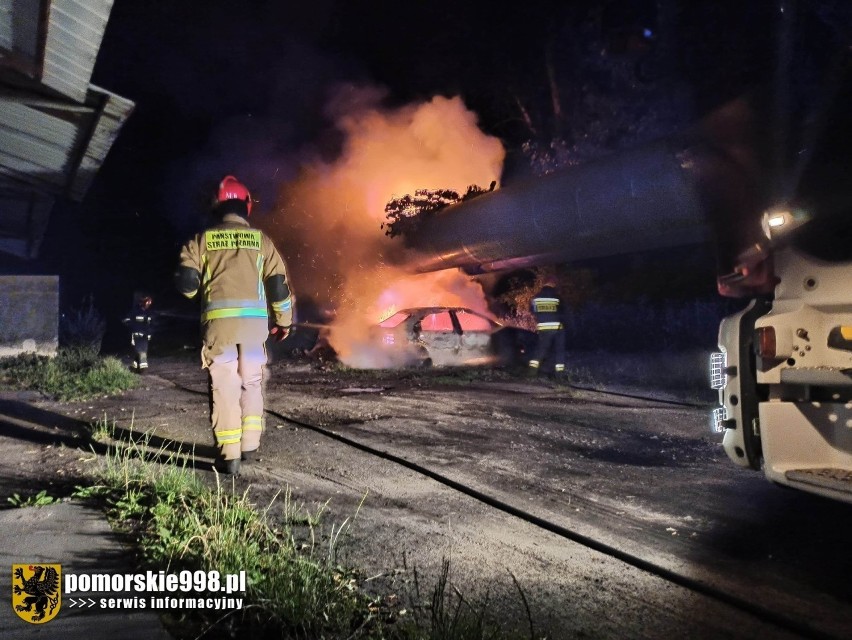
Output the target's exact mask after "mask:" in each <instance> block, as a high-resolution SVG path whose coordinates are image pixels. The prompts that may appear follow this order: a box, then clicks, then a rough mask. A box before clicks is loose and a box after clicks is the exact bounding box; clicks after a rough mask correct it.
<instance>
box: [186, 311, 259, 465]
mask: <svg viewBox="0 0 852 640" xmlns="http://www.w3.org/2000/svg"><path fill="white" fill-rule="evenodd" d="M265 338H266V330H265V327H264V331H263V334H262V335H261V336H259V339H257V340H254V341H250V340H249V341H247V340H244V341H243V342H241V343H239V344H222V343H217V342H216V341H215V340H212V341H207V340H205V343H204V346H203V348H202V352H201V357H202V360H203V364H204V366H205V367H207V370H208V372H209V375H210V421H211V424H212V426H213V434H214V436H215V438H216V444H217V446H218V447H219V452H220V454H221V456H222V458H224V459H225V460H234V459H236V458H239V457H240V456H241V454H242V453H247V452H250V451H254V450H256V449H257V448H258V447H259V446H260V436H261V434H262V433H263V428H264V420H263V392H264V382H265V376H264V373H265V371H266V347H265V345H264V340H265Z"/></svg>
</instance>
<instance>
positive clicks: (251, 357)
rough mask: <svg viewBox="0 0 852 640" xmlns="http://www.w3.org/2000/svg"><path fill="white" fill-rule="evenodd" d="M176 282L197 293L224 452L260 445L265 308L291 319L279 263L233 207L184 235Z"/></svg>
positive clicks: (236, 453)
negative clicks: (207, 225) (202, 228)
mask: <svg viewBox="0 0 852 640" xmlns="http://www.w3.org/2000/svg"><path fill="white" fill-rule="evenodd" d="M176 283H177V286H178V289H179V290H180V291H181V293H183V294H184V295H185V296H187V297H188V298H195V297H196V296H200V297H201V325H202V331H203V339H204V345H203V348H202V352H201V360H202V365H203V366H204V367H205V368H207V369H209V371H210V382H211V393H212V402H211V405H212V413H211V422H212V425H213V431H214V433H215V436H216V442H217V444H218V446H219V448H220V452H221V455H222V457H223V458H224V459H226V460H229V459H234V458H239V457H240V452H241V451H242V452H247V451H253V450H255V449H257V447H258V446H259V444H260V434H261V432H262V430H263V389H262V383H263V380H262V378H263V369H264V367H265V365H266V350H265V343H266V338H267V337H268V335H269V314H270V312H271V314H272V320H273V322H274V323H275V324H276V325H279V326H284V327H288V326H290V324H291V323H292V317H293V312H292V304H291V303H292V299H291V295H290V289H289V285H288V283H287V270H286V267H285V265H284V261H283V260H282V259H281V256H280V255H279V253H278V251H277V250H276V249H275V245H274V244H273V243H272V240H270V239H269V238H268V237H267V236H266V234H264V233H263V232H262V231H260V230H259V229H253V228H252V227H251V226H250V225H249V223H248V221H247V220H246V219H245V218H243V217H241V216H239V215H236V214H234V213H228V214H225V216H223V219H222V222H221V224H218V225H216V226H213V227H211V228H209V229H207V230H205V231H203V232H201V233H199V234H197V235H196V236H195V237H194V238H193V239H191V240H190V241H189V242H187V243H186V244H185V245H184V246H183V249H182V250H181V254H180V266H179V267H178V272H177V273H176Z"/></svg>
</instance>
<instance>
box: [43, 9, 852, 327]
mask: <svg viewBox="0 0 852 640" xmlns="http://www.w3.org/2000/svg"><path fill="white" fill-rule="evenodd" d="M742 4H744V3H740V2H712V3H710V2H708V3H692V2H690V3H678V2H673V1H672V2H655V1H654V0H643V1H627V0H612V1H609V2H607V1H604V0H597V1H595V0H584V1H577V2H565V1H562V2H558V1H552V2H545V1H535V0H533V1H530V2H523V3H508V4H499V3H497V4H495V3H493V2H478V1H477V2H459V1H450V0H431V1H429V2H398V1H397V2H388V1H377V2H357V1H351V0H313V1H312V2H308V3H294V2H281V1H280V0H277V1H276V0H256V1H247V2H243V3H237V2H224V1H210V0H182V1H180V2H165V1H154V0H116V2H115V5H114V7H113V10H112V14H111V17H110V21H109V23H108V25H107V29H106V33H105V36H104V40H103V44H102V46H101V49H100V53H99V57H98V61H97V64H96V66H95V70H94V74H93V78H92V82H93V83H94V84H96V85H98V86H101V87H104V88H105V89H107V90H109V91H113V92H115V93H117V94H119V95H121V96H125V97H127V98H130V99H131V100H133V101H135V103H136V105H137V106H136V110H135V112H134V114H133V115H132V116H131V117H130V119H129V120H128V122H127V124H126V125H125V127H124V129H123V130H122V132H121V134H120V136H119V138H118V140H117V142H116V143H115V145H114V147H113V149H112V150H111V151H110V153H109V155H108V156H107V158H106V162H105V164H104V166H103V168H102V170H101V172H100V173H99V175H98V177H97V178H96V180H95V183H94V185H93V187H92V189H91V191H90V192H89V194H88V196H87V197H86V199H85V200H84V202H83V203H81V204H67V203H66V204H59V205H57V207H56V208H55V210H54V216H53V219H52V221H51V225H50V228H49V230H48V236H47V237H46V239H45V243H44V245H43V250H42V256H41V258H40V260H39V268H40V269H41V270H43V271H49V272H58V273H60V275H62V276H63V291H62V297H63V300H62V304H63V305H64V306H67V305H69V304H74V303H75V302H76V301H77V300H79V299H80V298H82V297H83V296H85V295H87V294H89V293H92V294H93V295H94V296H95V300H96V303H97V305H98V306H99V307H100V308H102V309H103V310H104V312H105V313H106V314H108V315H110V316H113V315H117V314H120V313H122V312H123V311H124V310H125V309H126V307H127V306H128V305H129V303H130V299H131V296H132V292H133V291H134V290H139V289H146V290H148V291H152V292H154V293H155V295H158V296H161V297H162V298H163V299H165V300H169V299H171V298H172V297H173V295H174V294H173V292H172V291H171V282H170V275H171V273H172V270H173V268H174V264H175V260H176V256H177V251H178V249H179V246H180V244H181V243H182V242H183V241H184V240H185V239H186V238H187V237H188V235H189V234H191V233H192V232H194V231H196V230H197V229H198V228H199V227H200V225H201V224H203V222H204V220H205V218H204V216H205V214H206V211H207V205H208V202H209V197H210V194H211V193H212V190H213V189H214V188H215V185H216V183H217V182H218V180H220V179H221V177H222V176H223V175H225V174H227V173H233V174H235V175H237V176H238V177H239V178H240V179H241V180H243V181H244V182H245V183H246V184H248V185H249V186H250V188H251V190H252V194H253V195H254V197H255V198H256V199H257V200H259V205H257V206H258V210H259V211H261V212H263V211H264V210H265V209H268V208H269V207H274V203H275V200H276V196H277V191H278V189H279V187H280V185H281V183H282V182H284V181H286V180H289V179H292V178H293V177H294V176H295V175H296V174H297V172H298V171H299V167H300V166H301V163H302V162H303V160H304V158H306V157H317V156H318V157H324V158H333V157H334V156H335V154H336V153H337V152H338V151H339V147H340V143H341V140H340V135H339V132H337V131H336V130H335V129H334V127H333V126H332V119H331V118H330V117H329V115H328V114H329V101H330V98H331V97H332V96H334V95H335V93H336V92H340V91H341V87H346V86H355V87H362V88H363V87H369V88H371V90H373V91H375V92H378V93H380V94H381V95H382V101H383V103H384V104H387V105H389V106H393V105H402V104H406V103H410V102H413V101H419V100H427V99H429V98H430V97H431V96H434V95H444V96H447V97H451V96H456V95H458V96H461V97H462V99H463V100H464V102H465V105H466V106H467V107H468V108H469V109H471V110H472V111H474V112H475V113H476V114H477V115H478V116H479V126H480V127H481V128H482V129H483V131H485V132H486V133H488V134H490V135H494V136H497V137H499V138H500V139H501V140H502V141H503V143H504V146H505V147H506V149H507V153H508V156H507V162H506V166H505V170H504V183H505V182H506V181H511V179H512V176H513V175H514V174H517V175H519V176H520V175H523V174H525V173H527V174H528V173H530V169H529V166H528V163H527V162H526V161H525V160H524V159H523V157H522V155H521V154H520V152H519V149H520V147H521V145H522V144H523V143H524V142H525V141H526V140H529V139H530V138H531V137H534V136H536V135H538V136H539V137H540V138H541V139H542V140H545V141H546V140H547V139H548V136H553V135H555V134H560V133H561V134H565V130H564V128H562V129H560V126H559V125H558V123H557V124H554V122H553V119H552V118H550V119H549V116H548V112H549V109H550V106H551V104H550V101H551V98H552V92H551V91H550V90H549V87H550V84H549V83H551V82H552V81H555V82H556V83H558V84H559V85H560V87H561V89H562V98H563V100H564V102H565V104H574V105H577V104H579V103H580V100H581V96H582V94H583V92H584V91H587V90H588V88H589V86H591V85H594V84H595V83H596V82H597V83H598V84H601V85H602V84H604V83H605V79H604V80H601V79H600V78H598V77H596V75H595V74H596V73H597V74H598V75H600V73H601V71H600V69H599V68H597V67H595V66H594V64H591V65H590V64H580V63H581V62H583V61H584V60H586V61H588V53H587V52H584V51H583V50H582V47H584V46H588V44H589V43H590V42H592V43H593V44H595V45H597V44H600V45H601V46H604V47H606V48H607V50H608V51H609V52H610V53H611V54H612V55H615V56H621V57H620V58H619V60H623V61H624V64H623V65H622V66H625V68H628V67H629V69H630V70H631V73H634V72H635V73H636V77H637V78H639V81H638V85H641V83H642V81H647V80H648V76H650V77H651V80H650V83H651V85H649V86H652V87H653V91H652V92H649V91H645V93H643V94H642V96H643V100H646V98H647V96H648V95H657V96H660V95H664V93H665V92H666V91H670V92H671V95H675V94H677V96H678V98H677V101H673V100H669V102H670V103H672V104H676V105H685V106H684V107H682V108H681V107H680V106H678V107H677V108H676V109H675V111H677V113H674V114H673V115H672V116H667V117H668V121H667V126H668V125H671V126H675V125H680V124H684V123H686V122H688V121H691V120H692V119H694V118H697V117H700V116H701V115H702V114H703V113H706V112H707V111H709V110H710V109H712V108H713V107H714V106H716V105H718V104H721V103H722V102H724V101H725V100H727V99H730V98H731V97H734V96H736V95H739V94H740V93H741V92H742V91H743V90H745V89H747V88H748V87H751V86H754V85H755V84H758V83H760V82H764V81H766V78H767V77H768V76H771V72H772V68H773V60H774V58H773V52H774V48H773V44H772V33H773V30H772V28H771V25H772V24H774V23H773V20H774V15H775V12H777V6H778V3H777V2H750V3H745V4H747V5H748V6H747V7H746V8H744V7H742V6H741V5H742ZM800 4H801V3H800ZM680 5H684V6H680ZM696 5H698V6H696ZM705 5H706V6H705ZM842 5H843V3H837V2H831V1H829V0H821V1H820V2H817V3H814V7H815V8H814V10H813V11H810V10H809V11H806V12H805V13H806V14H807V15H804V17H803V19H802V21H800V22H802V23H804V24H805V28H804V31H801V33H805V34H810V36H809V37H814V40H815V41H817V40H818V41H820V42H823V43H824V42H828V41H830V40H832V38H835V39H836V33H834V31H833V29H834V27H833V26H832V25H833V23H834V22H836V21H838V20H840V18H838V16H840V17H841V18H842V20H841V21H843V20H847V19H848V15H847V14H848V13H849V12H848V10H844V9H842ZM662 6H669V7H674V11H673V13H671V14H670V15H668V16H666V15H660V14H659V13H658V12H657V8H658V7H662ZM590 16H591V18H590ZM666 20H668V22H666ZM847 21H848V20H847ZM590 24H591V25H594V28H595V29H596V30H597V31H596V33H595V34H594V37H591V38H590V39H589V38H587V39H586V40H583V38H584V37H586V36H584V35H583V34H584V33H585V32H584V31H583V30H584V29H586V30H588V28H589V26H588V25H590ZM666 24H669V27H670V28H669V29H668V30H667V31H666V33H668V37H667V38H660V37H659V33H660V29H661V28H663V29H665V25H666ZM672 24H674V28H672V27H671V25H672ZM586 35H588V34H586ZM797 37H799V36H797ZM805 49H806V50H807V51H808V52H809V57H808V59H807V60H806V61H804V62H802V65H803V69H804V72H803V76H802V77H803V78H808V77H809V75H808V74H809V73H811V72H812V74H815V73H816V72H813V69H816V68H817V67H820V65H822V66H825V60H823V59H822V58H824V57H826V56H827V55H828V54H826V53H824V51H823V50H822V49H821V48H820V46H811V45H808V46H806V47H805ZM584 55H585V56H586V58H584ZM595 55H599V54H595ZM578 61H579V62H578ZM548 65H550V69H552V70H553V71H554V75H553V76H549V75H548V68H549V67H548ZM809 70H810V71H809ZM684 78H686V79H687V80H684ZM631 82H633V81H632V80H631ZM803 82H804V81H803ZM634 84H637V83H634ZM634 89H635V88H634ZM634 89H630V90H634ZM635 90H637V91H642V90H643V88H642V87H641V86H639V88H638V89H635ZM666 99H667V100H668V99H669V98H668V96H666ZM634 102H638V100H637V101H634ZM519 103H520V104H523V105H524V106H525V108H526V109H527V112H528V116H529V121H526V122H525V121H524V119H523V118H522V117H521V116H520V110H519V108H518V104H519ZM648 104H651V105H652V106H651V107H649V108H654V107H653V105H654V103H653V102H651V103H648ZM551 115H552V114H551ZM585 117H589V116H588V114H586V116H585ZM583 126H586V124H585V122H584V121H582V120H581V119H578V120H577V122H576V123H575V129H576V128H577V127H583ZM574 133H576V132H574ZM651 133H652V132H651ZM651 133H648V135H651ZM638 139H639V138H637V140H638ZM613 144H614V148H615V146H617V143H613ZM427 186H431V185H427ZM69 235H73V236H80V237H81V240H80V243H81V245H80V246H83V247H85V250H84V251H83V252H82V253H78V254H76V255H70V254H69V253H68V252H66V251H63V250H62V247H63V245H64V243H65V241H66V239H67V238H68V237H69Z"/></svg>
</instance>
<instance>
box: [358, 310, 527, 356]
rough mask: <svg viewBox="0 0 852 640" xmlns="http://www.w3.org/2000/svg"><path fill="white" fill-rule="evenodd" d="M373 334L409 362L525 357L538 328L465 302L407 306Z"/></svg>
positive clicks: (383, 344) (396, 354)
mask: <svg viewBox="0 0 852 640" xmlns="http://www.w3.org/2000/svg"><path fill="white" fill-rule="evenodd" d="M371 333H372V339H373V340H374V341H378V342H379V343H380V346H381V348H382V349H384V350H386V351H388V352H390V353H391V354H392V356H393V359H394V360H396V361H401V362H402V363H403V364H405V365H408V366H417V365H420V366H432V365H435V366H460V365H477V364H498V365H501V366H512V365H517V364H521V363H524V361H525V359H526V360H528V359H529V357H530V356H529V354H530V353H531V351H532V349H533V348H534V346H535V340H536V336H535V334H534V333H532V332H530V331H527V330H525V329H521V328H518V327H511V326H506V325H503V324H501V323H499V322H497V321H496V320H493V319H491V318H489V317H488V316H486V315H484V314H482V313H478V312H476V311H473V310H471V309H466V308H463V307H415V308H411V309H402V310H400V311H397V312H396V313H394V314H393V315H391V316H389V317H387V318H385V319H384V320H382V321H381V322H380V323H379V324H378V325H376V326H374V327H373V328H372V332H371Z"/></svg>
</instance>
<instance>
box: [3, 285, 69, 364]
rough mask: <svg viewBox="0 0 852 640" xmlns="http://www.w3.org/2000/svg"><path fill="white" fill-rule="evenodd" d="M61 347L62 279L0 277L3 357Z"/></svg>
mask: <svg viewBox="0 0 852 640" xmlns="http://www.w3.org/2000/svg"><path fill="white" fill-rule="evenodd" d="M58 344H59V276H0V357H4V356H13V355H17V354H19V353H23V352H25V351H35V352H36V353H40V354H43V355H55V354H56V349H57V346H58Z"/></svg>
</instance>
